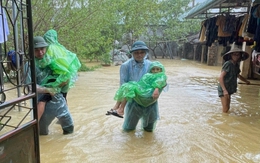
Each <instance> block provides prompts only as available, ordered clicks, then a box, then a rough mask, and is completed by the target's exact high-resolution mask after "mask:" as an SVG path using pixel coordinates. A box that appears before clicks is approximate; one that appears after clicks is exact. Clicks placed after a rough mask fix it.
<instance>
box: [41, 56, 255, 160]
mask: <svg viewBox="0 0 260 163" xmlns="http://www.w3.org/2000/svg"><path fill="white" fill-rule="evenodd" d="M159 61H161V62H162V63H163V64H164V65H165V68H166V73H167V75H168V84H169V90H168V92H163V93H162V94H161V97H160V99H159V106H160V116H161V119H160V120H159V121H158V123H157V127H156V130H155V132H154V133H147V132H143V131H142V130H141V129H140V126H138V128H137V130H136V131H134V132H130V133H126V132H123V131H122V123H123V119H120V118H117V117H112V116H106V115H105V113H106V111H107V110H109V109H110V108H111V107H112V106H113V104H114V102H115V101H114V100H113V96H114V93H115V91H116V89H117V88H118V85H119V74H118V72H119V67H118V66H110V67H102V68H100V69H98V70H96V71H94V72H85V73H80V76H79V80H78V81H77V83H76V86H75V87H74V88H72V89H71V91H70V92H69V94H68V105H69V108H70V111H71V113H72V116H73V118H74V121H75V133H73V134H71V135H66V136H64V135H62V131H61V128H60V126H59V125H57V124H55V122H54V123H53V124H52V125H51V126H50V131H51V133H50V135H48V136H41V137H40V144H41V149H40V151H41V162H42V163H59V162H62V163H72V162H73V163H82V162H84V163H85V162H91V163H92V162H97V163H100V162H106V163H114V162H137V163H144V162H149V163H150V162H152V163H153V162H156V163H157V162H162V163H166V162H182V163H186V162H187V163H189V162H192V163H193V162H212V163H215V162H260V138H259V135H260V121H259V117H260V115H259V112H260V109H259V104H260V100H259V89H260V87H258V86H252V85H238V92H237V93H236V94H234V95H233V96H232V99H231V100H232V101H231V110H230V113H229V114H223V113H222V112H221V111H222V109H221V103H220V99H219V97H218V95H217V78H218V76H219V74H220V69H221V67H215V66H214V67H211V66H207V65H204V64H200V63H197V62H193V61H188V60H159ZM251 82H254V83H256V82H259V81H251Z"/></svg>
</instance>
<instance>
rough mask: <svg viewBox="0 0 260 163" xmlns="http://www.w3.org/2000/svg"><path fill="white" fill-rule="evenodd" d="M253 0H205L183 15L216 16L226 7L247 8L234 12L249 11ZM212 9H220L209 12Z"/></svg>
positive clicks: (187, 17)
mask: <svg viewBox="0 0 260 163" xmlns="http://www.w3.org/2000/svg"><path fill="white" fill-rule="evenodd" d="M251 3H252V1H251V0H205V1H204V2H202V3H200V4H198V5H197V6H195V7H193V8H192V9H191V10H189V11H188V12H187V13H185V14H184V15H183V16H182V17H184V18H186V19H189V18H208V17H212V16H215V15H216V13H219V12H222V11H223V10H224V9H225V10H229V9H234V8H245V10H238V11H233V12H234V13H247V12H248V10H249V8H250V5H251ZM210 9H218V11H217V12H208V10H210Z"/></svg>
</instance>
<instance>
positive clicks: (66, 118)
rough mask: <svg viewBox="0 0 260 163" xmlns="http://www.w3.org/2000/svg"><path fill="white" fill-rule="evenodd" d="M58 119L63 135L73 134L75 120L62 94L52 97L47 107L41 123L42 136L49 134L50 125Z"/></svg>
mask: <svg viewBox="0 0 260 163" xmlns="http://www.w3.org/2000/svg"><path fill="white" fill-rule="evenodd" d="M55 117H56V118H58V120H59V122H60V125H61V127H62V129H63V134H68V133H72V132H73V130H74V125H73V120H72V117H71V114H70V112H69V109H68V106H67V104H66V100H65V98H64V97H63V96H62V94H61V93H59V94H56V95H55V96H53V97H52V100H51V101H49V102H47V103H46V105H45V110H44V113H43V115H42V117H41V119H40V121H39V127H40V135H48V134H49V125H50V124H51V122H52V121H53V120H54V118H55Z"/></svg>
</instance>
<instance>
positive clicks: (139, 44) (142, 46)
mask: <svg viewBox="0 0 260 163" xmlns="http://www.w3.org/2000/svg"><path fill="white" fill-rule="evenodd" d="M137 50H145V51H148V50H149V49H148V47H147V46H146V44H145V43H144V42H143V41H136V42H135V43H134V44H133V45H132V48H131V50H130V53H132V52H134V51H137Z"/></svg>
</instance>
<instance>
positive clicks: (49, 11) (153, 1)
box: [32, 0, 200, 59]
mask: <svg viewBox="0 0 260 163" xmlns="http://www.w3.org/2000/svg"><path fill="white" fill-rule="evenodd" d="M189 2H190V0H142V1H141V0H37V1H32V7H33V8H32V12H33V24H34V35H35V36H36V35H43V34H44V33H45V32H46V31H47V30H49V29H55V30H56V31H57V32H58V36H59V38H58V39H59V42H60V43H61V44H62V45H64V46H65V47H66V48H67V49H69V50H70V51H73V52H75V53H76V54H78V55H79V56H80V57H81V58H85V59H99V58H100V57H101V56H102V55H103V54H107V53H109V51H110V49H112V48H113V42H114V40H120V41H123V42H124V43H127V44H129V45H131V44H132V42H133V41H135V40H136V39H139V38H140V36H143V37H145V38H146V39H148V40H150V41H154V42H156V41H158V40H174V41H175V40H178V39H181V38H183V37H185V36H186V35H187V34H189V33H194V32H198V31H199V28H200V22H197V21H195V22H194V20H193V21H191V20H187V21H183V22H181V21H179V19H178V17H179V16H180V15H181V14H182V13H184V12H185V11H187V9H188V8H189V7H188V4H189ZM148 29H149V30H148ZM158 30H159V31H162V32H158ZM158 33H161V34H158ZM126 35H129V37H126V39H122V38H123V36H126Z"/></svg>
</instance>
